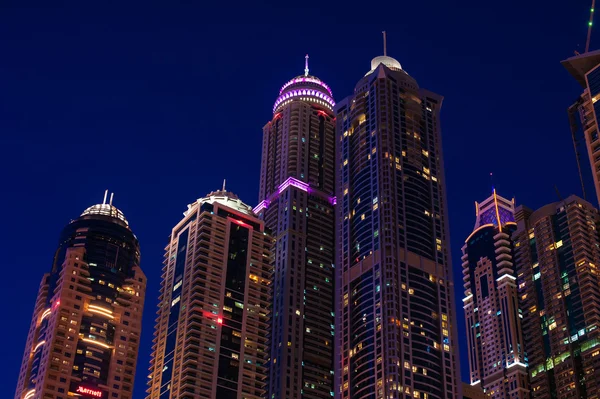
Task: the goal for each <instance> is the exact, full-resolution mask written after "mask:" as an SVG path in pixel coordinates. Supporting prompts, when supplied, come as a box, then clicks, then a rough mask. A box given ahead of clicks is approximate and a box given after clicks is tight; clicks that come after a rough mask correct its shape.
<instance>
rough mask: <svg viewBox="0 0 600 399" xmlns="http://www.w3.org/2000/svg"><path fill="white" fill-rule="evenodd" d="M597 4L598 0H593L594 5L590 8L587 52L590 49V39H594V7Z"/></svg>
mask: <svg viewBox="0 0 600 399" xmlns="http://www.w3.org/2000/svg"><path fill="white" fill-rule="evenodd" d="M595 6H596V0H592V7H591V8H590V20H589V22H588V32H587V40H586V41H585V52H586V53H587V52H588V51H590V41H591V40H592V25H593V23H594V7H595Z"/></svg>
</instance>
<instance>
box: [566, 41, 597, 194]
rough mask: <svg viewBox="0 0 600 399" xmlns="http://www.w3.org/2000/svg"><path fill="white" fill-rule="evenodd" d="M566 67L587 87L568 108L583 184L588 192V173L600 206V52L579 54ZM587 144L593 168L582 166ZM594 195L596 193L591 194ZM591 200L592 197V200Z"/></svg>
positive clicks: (590, 163) (569, 60)
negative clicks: (581, 152)
mask: <svg viewBox="0 0 600 399" xmlns="http://www.w3.org/2000/svg"><path fill="white" fill-rule="evenodd" d="M562 64H563V66H564V67H565V68H566V69H567V71H569V73H570V74H571V75H572V76H573V77H574V78H575V80H577V82H578V83H579V84H580V85H581V87H583V93H581V96H580V97H579V98H578V99H577V100H576V101H575V103H573V105H571V106H570V107H569V109H568V113H569V123H570V125H571V134H572V136H573V144H574V145H575V151H576V155H577V166H578V167H579V172H580V175H582V176H584V177H583V178H582V181H581V185H582V189H583V190H584V193H585V191H586V190H585V184H584V181H585V180H586V179H585V177H586V176H588V171H589V170H591V174H592V177H593V180H594V188H595V191H596V197H597V200H598V203H600V140H598V117H600V103H599V102H598V100H600V50H596V51H590V52H587V53H584V54H577V55H575V56H574V57H571V58H568V59H566V60H564V61H563V62H562ZM584 144H585V147H584V148H585V149H583V148H582V151H585V152H587V155H588V159H589V165H590V167H591V169H590V168H589V167H588V166H587V164H586V165H582V162H581V159H580V153H579V151H580V147H583V145H584ZM589 194H590V195H593V194H592V193H589ZM588 198H589V197H588Z"/></svg>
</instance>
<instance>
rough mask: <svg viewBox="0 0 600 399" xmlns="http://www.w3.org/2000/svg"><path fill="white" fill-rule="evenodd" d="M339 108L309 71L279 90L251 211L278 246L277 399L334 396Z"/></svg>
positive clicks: (273, 383)
mask: <svg viewBox="0 0 600 399" xmlns="http://www.w3.org/2000/svg"><path fill="white" fill-rule="evenodd" d="M307 57H308V56H307ZM334 105H335V103H334V101H333V98H332V93H331V89H330V88H329V87H328V86H327V85H326V84H325V83H324V82H323V81H321V80H320V79H318V78H316V77H314V76H311V75H309V73H308V65H307V66H306V68H305V73H304V75H301V76H298V77H296V78H294V79H292V80H290V81H289V82H287V83H286V84H285V85H284V86H283V87H282V88H281V90H280V92H279V97H278V98H277V100H276V101H275V105H274V107H273V119H272V120H271V121H270V122H269V123H267V124H266V125H265V127H264V128H263V147H262V151H263V152H262V165H261V176H260V194H259V195H260V198H259V201H260V203H259V205H258V206H257V207H256V208H255V209H254V211H255V212H256V213H258V214H259V215H260V217H261V219H263V220H264V221H265V225H266V226H267V227H268V228H269V229H270V230H271V231H272V232H273V236H274V238H275V248H274V257H275V275H274V297H273V308H272V314H273V323H272V331H271V341H272V346H271V361H270V379H269V381H270V386H269V398H272V399H280V398H286V399H300V398H303V399H330V398H331V396H332V394H333V389H334V388H333V339H334V313H333V312H334V306H333V289H334V286H333V280H334V273H333V271H334V233H335V223H334V206H335V197H334V191H335V190H334V184H335V179H334V156H335V155H334V154H335V153H334V149H335V137H334V135H335V134H334V130H335V122H334V116H333V106H334Z"/></svg>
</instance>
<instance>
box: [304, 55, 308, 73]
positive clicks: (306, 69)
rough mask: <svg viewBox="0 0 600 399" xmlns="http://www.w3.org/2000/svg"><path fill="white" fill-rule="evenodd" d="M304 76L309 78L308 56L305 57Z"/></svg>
mask: <svg viewBox="0 0 600 399" xmlns="http://www.w3.org/2000/svg"><path fill="white" fill-rule="evenodd" d="M304 76H308V54H306V57H304Z"/></svg>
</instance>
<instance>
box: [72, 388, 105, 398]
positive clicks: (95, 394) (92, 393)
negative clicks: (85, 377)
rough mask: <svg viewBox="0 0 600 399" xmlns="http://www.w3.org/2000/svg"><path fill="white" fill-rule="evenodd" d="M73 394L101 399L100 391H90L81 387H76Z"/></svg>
mask: <svg viewBox="0 0 600 399" xmlns="http://www.w3.org/2000/svg"><path fill="white" fill-rule="evenodd" d="M75 392H77V393H80V394H83V395H88V396H92V397H94V398H101V397H102V391H99V390H96V389H90V388H86V387H82V386H81V385H80V386H78V387H77V390H76V391H75Z"/></svg>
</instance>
